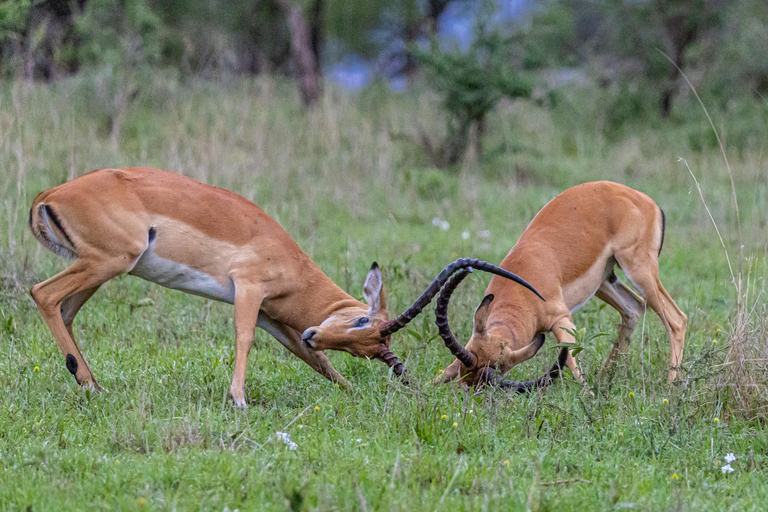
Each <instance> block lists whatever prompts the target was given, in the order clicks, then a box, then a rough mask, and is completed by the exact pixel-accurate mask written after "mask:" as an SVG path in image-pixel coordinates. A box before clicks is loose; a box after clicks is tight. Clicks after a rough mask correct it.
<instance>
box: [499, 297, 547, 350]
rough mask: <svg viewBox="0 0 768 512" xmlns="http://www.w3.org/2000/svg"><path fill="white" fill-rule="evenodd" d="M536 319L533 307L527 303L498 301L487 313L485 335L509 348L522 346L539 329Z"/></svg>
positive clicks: (528, 341) (527, 342)
mask: <svg viewBox="0 0 768 512" xmlns="http://www.w3.org/2000/svg"><path fill="white" fill-rule="evenodd" d="M497 300H498V299H497ZM532 300H538V299H536V298H534V299H532ZM494 302H495V301H494ZM537 320H538V319H537V317H536V315H535V313H534V311H533V308H532V307H530V306H529V305H528V304H525V303H522V304H521V303H518V302H499V303H498V304H494V305H493V309H492V310H491V311H490V313H489V314H488V320H487V326H488V327H487V331H486V332H487V337H488V338H490V339H493V340H497V341H499V342H503V343H504V344H505V346H506V347H509V348H511V349H519V348H522V347H524V346H526V345H528V344H529V343H530V342H531V340H533V338H534V337H535V336H536V334H538V333H539V331H540V330H541V328H540V327H539V325H538V321H537Z"/></svg>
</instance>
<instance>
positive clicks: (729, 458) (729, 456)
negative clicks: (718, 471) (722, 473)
mask: <svg viewBox="0 0 768 512" xmlns="http://www.w3.org/2000/svg"><path fill="white" fill-rule="evenodd" d="M735 460H736V456H735V455H734V454H732V453H728V454H726V456H725V462H727V463H728V464H730V463H731V462H733V461H735Z"/></svg>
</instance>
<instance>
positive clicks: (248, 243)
mask: <svg viewBox="0 0 768 512" xmlns="http://www.w3.org/2000/svg"><path fill="white" fill-rule="evenodd" d="M29 225H30V228H31V230H32V233H33V234H34V236H35V238H37V240H38V241H39V242H40V243H41V244H43V245H44V246H45V247H47V248H48V249H50V250H51V251H53V252H55V253H57V254H59V255H61V256H64V257H66V258H70V259H74V260H75V261H74V263H73V264H72V265H71V266H70V267H69V268H67V269H66V270H64V271H63V272H61V273H59V274H57V275H55V276H53V277H51V278H50V279H48V280H46V281H44V282H42V283H39V284H37V285H35V286H34V287H33V288H32V290H31V295H32V298H33V299H34V301H35V303H36V304H37V306H38V309H39V310H40V312H41V313H42V315H43V318H44V319H45V322H46V323H47V324H48V327H49V328H50V330H51V332H52V333H53V336H54V338H55V339H56V342H57V343H58V345H59V348H60V349H61V351H62V353H63V354H64V355H65V364H66V367H67V369H68V370H69V372H70V373H71V374H72V375H73V376H74V377H75V379H76V380H77V382H78V383H79V384H80V385H81V386H88V387H92V388H95V389H99V386H98V384H97V383H96V380H95V379H94V377H93V374H92V373H91V370H90V368H89V367H88V364H87V363H86V362H85V359H84V358H83V356H82V354H81V352H80V349H79V347H78V345H77V342H76V341H75V338H74V335H73V332H72V322H73V320H74V318H75V315H76V314H77V312H78V311H79V310H80V308H81V307H82V306H83V304H84V303H85V302H86V301H87V300H88V299H89V298H90V297H91V296H92V295H93V294H94V293H95V292H96V290H98V288H99V287H100V286H101V285H102V284H104V283H105V282H107V281H109V280H110V279H112V278H114V277H116V276H118V275H121V274H125V273H128V274H131V275H135V276H138V277H141V278H143V279H146V280H148V281H152V282H154V283H157V284H160V285H162V286H165V287H168V288H174V289H177V290H181V291H184V292H187V293H191V294H195V295H200V296H203V297H207V298H209V299H214V300H218V301H223V302H228V303H230V304H234V309H235V313H234V320H235V321H234V324H235V364H234V372H233V376H232V384H231V386H230V394H231V397H232V400H233V401H234V403H235V404H236V405H238V406H241V407H242V406H245V396H244V392H243V386H244V383H245V374H246V364H247V358H248V353H249V352H250V349H251V345H252V344H253V336H254V330H255V327H257V326H258V327H261V328H262V329H264V330H265V331H267V332H269V333H270V334H271V335H272V336H274V337H275V338H276V339H277V340H278V341H279V342H280V343H282V344H283V345H284V346H285V347H286V348H288V350H290V351H291V352H293V353H294V354H296V355H297V356H299V357H300V358H301V359H302V360H304V361H305V362H306V363H307V364H309V365H310V366H311V367H312V368H313V369H314V370H316V371H317V372H319V373H320V374H321V375H323V376H324V377H326V378H328V379H329V380H331V381H333V382H337V383H339V384H341V385H346V381H345V380H344V378H343V377H342V376H341V375H340V374H339V373H338V372H337V371H336V370H335V369H334V368H333V366H331V364H330V362H329V361H328V359H327V358H326V356H325V354H323V352H322V351H323V350H326V349H333V350H343V351H346V352H348V353H350V354H352V355H353V356H357V357H367V358H375V359H380V360H382V361H383V362H385V363H386V364H387V365H389V366H390V367H392V370H393V372H394V373H395V374H397V375H401V374H402V373H403V371H404V368H403V365H402V364H401V363H400V362H399V361H398V360H397V358H396V357H395V356H394V354H392V352H391V351H390V350H389V345H390V341H391V334H393V333H394V332H396V331H397V330H399V329H402V328H403V327H404V326H405V325H406V324H407V323H408V322H409V321H410V320H411V319H413V317H415V316H416V315H417V314H418V313H419V312H420V311H421V310H422V309H423V308H424V307H425V306H426V305H427V304H428V303H429V302H430V300H431V299H432V298H433V297H434V296H435V295H436V293H437V292H438V291H439V289H440V288H441V287H442V286H443V285H444V284H445V282H446V281H447V280H448V278H449V277H450V276H451V274H452V273H454V272H456V271H458V270H460V269H466V268H478V269H482V270H486V271H489V272H492V273H496V274H498V275H502V276H505V277H507V278H509V279H513V280H515V281H517V282H519V283H520V284H522V285H523V286H526V287H528V288H530V289H531V290H533V288H532V287H531V286H530V285H528V283H526V282H525V281H523V280H522V279H520V278H518V277H517V276H515V275H513V274H512V273H510V272H508V271H505V270H502V269H500V268H498V267H495V266H493V265H490V264H487V263H485V262H480V261H478V260H470V259H462V260H458V261H456V262H454V263H453V264H451V265H449V266H448V267H446V269H444V270H443V272H441V273H440V274H439V275H438V277H437V278H436V279H435V281H434V282H433V283H432V284H431V285H430V287H429V288H428V289H427V291H425V292H424V294H422V296H421V297H420V298H419V299H418V300H417V301H416V303H414V305H413V306H411V307H410V308H408V309H407V310H406V311H405V312H404V313H403V314H402V315H400V316H399V317H398V318H396V319H394V320H392V321H389V316H388V313H387V308H386V304H385V299H384V291H383V286H382V278H381V271H380V270H379V268H378V265H376V263H374V264H373V266H372V267H371V270H370V272H369V273H368V276H367V278H366V280H365V284H364V285H363V296H364V298H365V301H366V303H367V304H363V303H362V302H360V301H358V300H356V299H354V298H353V297H352V296H350V295H349V294H347V293H346V292H344V291H343V290H342V289H341V288H339V287H338V286H337V285H336V284H335V283H334V282H333V281H331V279H330V278H328V277H327V276H326V275H325V274H324V273H323V272H322V271H321V270H320V268H319V267H318V266H317V265H315V263H314V262H312V260H311V259H310V258H309V257H308V256H307V255H306V254H304V252H302V251H301V249H299V246H298V245H296V243H295V242H294V241H293V239H291V237H290V236H289V235H288V233H286V232H285V231H284V230H283V229H282V228H281V227H280V225H279V224H278V223H277V222H275V220H274V219H272V218H271V217H269V216H268V215H267V214H266V213H264V212H263V211H262V210H261V209H260V208H259V207H258V206H256V205H255V204H253V203H252V202H250V201H248V200H247V199H245V198H243V197H241V196H239V195H237V194H235V193H233V192H230V191H227V190H224V189H221V188H217V187H213V186H210V185H205V184H203V183H199V182H197V181H194V180H192V179H190V178H186V177H184V176H181V175H179V174H175V173H171V172H167V171H161V170H158V169H147V168H130V169H103V170H97V171H93V172H91V173H88V174H86V175H84V176H81V177H80V178H77V179H74V180H72V181H70V182H67V183H65V184H63V185H60V186H58V187H55V188H52V189H50V190H47V191H45V192H42V193H41V194H39V195H38V196H37V197H36V198H35V200H34V202H33V204H32V208H31V210H30V213H29ZM533 291H534V292H535V290H533Z"/></svg>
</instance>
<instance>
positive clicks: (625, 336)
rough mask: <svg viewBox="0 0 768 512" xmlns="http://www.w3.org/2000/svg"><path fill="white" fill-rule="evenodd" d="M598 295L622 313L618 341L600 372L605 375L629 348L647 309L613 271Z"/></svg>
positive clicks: (643, 302)
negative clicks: (641, 317) (636, 328)
mask: <svg viewBox="0 0 768 512" xmlns="http://www.w3.org/2000/svg"><path fill="white" fill-rule="evenodd" d="M596 295H597V297H598V298H599V299H600V300H602V301H604V302H605V303H607V304H608V305H609V306H611V307H612V308H613V309H615V310H616V311H618V312H619V314H620V315H621V324H619V333H618V336H617V338H616V342H615V343H614V344H613V348H612V349H611V352H610V353H609V354H608V358H607V359H606V360H605V365H604V366H603V369H602V371H601V372H600V374H601V375H600V376H601V377H603V376H605V374H606V373H607V372H608V371H609V370H610V368H611V367H612V365H613V362H614V360H615V358H616V357H617V356H620V355H622V354H624V353H626V352H627V350H628V349H629V343H630V341H631V338H632V332H633V331H634V330H635V326H636V325H637V321H638V320H639V319H640V315H642V314H643V311H644V310H645V301H644V300H643V299H642V298H641V297H639V296H638V295H637V294H636V293H635V292H633V291H632V290H631V289H630V288H629V287H628V286H627V285H625V284H624V283H622V282H621V281H620V280H619V279H618V278H617V277H616V274H614V273H613V272H611V274H610V275H609V276H608V278H607V279H606V280H605V281H603V282H602V284H601V285H600V288H599V289H598V290H597V293H596Z"/></svg>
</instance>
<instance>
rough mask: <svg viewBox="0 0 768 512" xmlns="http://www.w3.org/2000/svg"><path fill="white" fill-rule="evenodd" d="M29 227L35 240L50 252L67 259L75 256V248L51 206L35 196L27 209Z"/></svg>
mask: <svg viewBox="0 0 768 512" xmlns="http://www.w3.org/2000/svg"><path fill="white" fill-rule="evenodd" d="M29 229H31V230H32V234H33V235H35V238H37V241H38V242H40V243H41V244H43V246H45V247H46V248H47V249H49V250H50V251H51V252H53V253H56V254H58V255H59V256H62V257H64V258H67V259H75V258H77V249H76V248H75V244H74V243H73V242H72V239H71V238H70V237H69V235H68V234H67V231H66V230H65V229H64V226H63V225H62V223H61V219H60V218H59V216H58V215H57V214H56V212H55V211H54V210H53V208H52V207H51V206H50V205H48V204H44V203H43V202H42V200H41V199H40V196H38V197H37V198H35V201H34V202H33V203H32V208H31V209H30V210H29Z"/></svg>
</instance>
